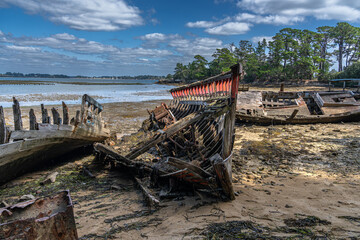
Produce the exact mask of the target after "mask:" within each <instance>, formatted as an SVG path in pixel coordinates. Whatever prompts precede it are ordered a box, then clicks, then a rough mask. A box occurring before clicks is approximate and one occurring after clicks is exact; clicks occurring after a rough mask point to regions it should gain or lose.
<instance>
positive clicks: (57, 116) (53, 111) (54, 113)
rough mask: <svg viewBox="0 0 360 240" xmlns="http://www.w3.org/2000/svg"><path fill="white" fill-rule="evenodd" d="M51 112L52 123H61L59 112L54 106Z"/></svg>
mask: <svg viewBox="0 0 360 240" xmlns="http://www.w3.org/2000/svg"><path fill="white" fill-rule="evenodd" d="M51 112H52V114H53V119H54V120H53V121H54V124H55V125H60V124H61V118H60V114H59V112H58V111H57V110H56V109H55V108H52V109H51Z"/></svg>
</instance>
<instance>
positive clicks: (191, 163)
mask: <svg viewBox="0 0 360 240" xmlns="http://www.w3.org/2000/svg"><path fill="white" fill-rule="evenodd" d="M240 73H242V67H241V65H234V66H232V67H231V71H229V72H225V73H222V74H220V75H217V76H214V77H211V78H208V79H205V80H203V81H199V82H196V83H192V84H190V85H187V86H182V87H178V88H174V89H171V90H170V93H171V95H172V96H173V101H172V102H171V103H170V104H169V106H167V105H165V104H162V105H161V106H158V107H157V108H156V109H155V110H153V111H149V115H150V116H149V119H147V120H145V121H144V122H143V125H142V128H141V129H140V130H139V131H138V132H137V133H135V134H132V135H128V136H124V137H123V138H122V139H121V140H120V141H119V143H118V145H115V146H108V145H104V144H100V143H96V144H95V150H96V151H97V155H98V157H99V159H100V160H103V161H105V162H110V164H111V165H112V166H113V167H120V168H127V169H131V171H132V173H133V174H134V176H137V177H136V178H135V180H136V182H137V183H138V185H139V186H140V189H141V190H142V191H143V193H144V195H145V196H146V199H147V200H148V203H149V205H155V206H156V205H158V204H159V200H158V198H159V197H160V198H161V197H169V196H176V193H175V192H176V190H177V189H184V188H187V189H196V190H197V191H203V192H207V193H210V194H213V195H216V196H219V197H225V198H227V199H234V198H235V195H234V191H233V187H232V180H231V157H232V150H233V144H234V125H235V111H236V97H237V92H238V84H239V78H240ZM149 186H151V187H152V188H149ZM155 187H157V188H156V189H157V190H159V189H160V191H155V192H154V191H153V190H154V189H155Z"/></svg>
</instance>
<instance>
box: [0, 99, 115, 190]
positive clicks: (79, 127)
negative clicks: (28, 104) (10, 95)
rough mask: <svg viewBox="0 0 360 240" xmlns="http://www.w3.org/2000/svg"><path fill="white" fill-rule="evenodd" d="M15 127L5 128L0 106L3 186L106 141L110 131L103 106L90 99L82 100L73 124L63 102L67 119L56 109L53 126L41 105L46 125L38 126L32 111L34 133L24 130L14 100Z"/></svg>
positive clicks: (31, 125) (0, 167)
mask: <svg viewBox="0 0 360 240" xmlns="http://www.w3.org/2000/svg"><path fill="white" fill-rule="evenodd" d="M13 102H14V104H13V115H14V127H13V129H9V128H8V127H7V126H6V124H5V117H4V111H3V108H2V107H1V106H0V184H2V183H5V182H7V181H9V180H10V179H12V178H15V177H17V176H19V175H21V174H23V173H25V172H27V171H29V170H31V169H34V168H35V167H36V166H38V165H39V164H41V163H44V162H45V161H46V160H51V159H52V158H56V157H59V156H61V155H63V154H65V153H68V152H70V151H72V150H74V149H77V148H80V147H82V146H86V145H90V144H92V143H94V142H101V141H104V140H105V139H106V138H108V137H109V135H110V130H109V129H107V128H106V127H105V125H104V122H103V121H102V119H101V112H102V110H103V106H102V105H101V104H99V103H98V102H97V101H96V100H94V99H93V98H91V97H90V96H88V95H86V94H85V95H84V96H83V97H82V105H81V110H78V111H77V112H76V116H75V117H74V118H72V119H71V120H70V118H69V110H68V107H67V105H66V104H65V103H64V102H63V103H62V108H63V118H61V117H60V114H59V112H58V111H57V110H56V109H55V108H52V109H51V111H52V115H53V124H51V123H50V121H51V117H50V116H49V115H48V111H47V109H46V108H45V107H44V105H43V104H41V112H42V123H38V122H37V120H36V116H35V113H34V110H33V109H30V113H29V119H30V129H29V130H25V129H23V123H22V118H21V111H20V105H19V102H18V101H17V100H16V99H15V98H14V99H13Z"/></svg>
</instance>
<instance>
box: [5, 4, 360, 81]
mask: <svg viewBox="0 0 360 240" xmlns="http://www.w3.org/2000/svg"><path fill="white" fill-rule="evenodd" d="M339 21H347V22H349V23H350V24H352V25H354V26H359V21H360V1H354V0H317V1H314V0H192V1H189V0H182V1H180V0H51V1H43V0H0V73H4V72H8V71H10V72H23V73H50V74H67V75H78V74H79V75H87V76H100V75H132V76H133V75H141V74H152V75H166V74H168V73H173V71H174V67H175V65H176V63H177V62H182V63H184V64H186V63H188V62H189V61H192V59H193V56H194V55H195V54H200V55H203V56H205V57H206V58H207V59H208V60H211V55H212V54H213V53H214V52H215V50H216V49H217V48H222V47H227V46H229V44H231V43H235V45H237V44H238V42H239V41H240V40H250V41H253V42H254V43H255V42H257V41H258V40H261V39H262V38H264V37H265V38H267V39H269V38H271V36H273V35H274V34H276V32H278V31H279V30H280V29H282V28H285V27H292V28H299V29H305V28H306V29H310V30H316V28H317V27H319V26H324V25H329V26H335V25H336V23H337V22H339Z"/></svg>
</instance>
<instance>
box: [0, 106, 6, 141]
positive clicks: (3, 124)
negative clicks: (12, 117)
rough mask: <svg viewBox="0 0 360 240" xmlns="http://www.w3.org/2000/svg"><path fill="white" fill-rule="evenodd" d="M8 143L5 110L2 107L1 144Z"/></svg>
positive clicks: (0, 120) (0, 119)
mask: <svg viewBox="0 0 360 240" xmlns="http://www.w3.org/2000/svg"><path fill="white" fill-rule="evenodd" d="M5 142H6V125H5V115H4V109H3V107H2V106H0V144H3V143H5Z"/></svg>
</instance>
